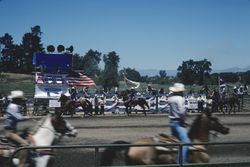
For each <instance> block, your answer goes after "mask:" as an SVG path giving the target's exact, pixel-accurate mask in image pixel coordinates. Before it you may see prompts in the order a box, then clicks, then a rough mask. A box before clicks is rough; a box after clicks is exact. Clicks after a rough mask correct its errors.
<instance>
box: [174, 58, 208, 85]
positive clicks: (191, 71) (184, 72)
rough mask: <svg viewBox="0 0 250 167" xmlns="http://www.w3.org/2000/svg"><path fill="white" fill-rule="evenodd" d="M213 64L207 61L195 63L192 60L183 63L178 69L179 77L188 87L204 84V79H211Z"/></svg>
mask: <svg viewBox="0 0 250 167" xmlns="http://www.w3.org/2000/svg"><path fill="white" fill-rule="evenodd" d="M211 65H212V64H211V62H209V61H207V59H204V60H201V61H194V60H192V59H190V60H188V61H183V62H182V65H181V66H179V67H178V69H177V71H178V72H177V77H178V78H179V79H180V80H181V82H183V83H184V84H187V85H192V84H199V85H203V84H204V77H209V76H210V72H211V70H212V69H211V68H210V66H211Z"/></svg>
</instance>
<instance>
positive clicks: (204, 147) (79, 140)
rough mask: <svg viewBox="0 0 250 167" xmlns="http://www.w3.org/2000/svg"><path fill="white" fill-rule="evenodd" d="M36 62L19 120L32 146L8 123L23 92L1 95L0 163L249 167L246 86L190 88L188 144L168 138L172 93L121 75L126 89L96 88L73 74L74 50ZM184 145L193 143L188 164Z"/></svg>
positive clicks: (249, 106)
mask: <svg viewBox="0 0 250 167" xmlns="http://www.w3.org/2000/svg"><path fill="white" fill-rule="evenodd" d="M33 64H34V65H35V66H36V69H37V71H36V72H35V73H34V82H35V84H34V89H35V91H34V92H35V93H34V95H24V96H25V97H26V99H25V102H24V103H22V112H21V113H22V115H23V116H24V117H25V118H26V117H27V120H25V121H22V122H19V123H18V130H19V131H20V136H21V137H22V138H23V139H25V141H27V144H20V143H18V142H15V141H12V140H11V139H12V138H9V137H8V136H6V135H5V130H6V129H5V128H4V124H5V123H6V122H5V118H6V112H5V111H6V108H7V107H8V104H9V103H11V100H12V98H14V97H17V95H18V94H19V95H23V94H22V93H23V92H21V91H19V92H18V91H13V92H12V94H11V96H9V97H3V98H2V99H1V115H2V117H1V118H0V121H1V124H2V125H3V126H1V129H0V135H1V142H0V143H1V144H0V145H1V147H0V166H1V167H4V166H22V167H26V166H29V167H30V166H32V167H33V166H34V167H46V166H53V167H81V166H84V167H99V166H213V167H220V166H226V167H231V166H234V167H241V166H248V167H250V151H249V150H250V140H249V139H250V121H249V120H250V98H249V95H248V87H247V85H237V86H235V87H231V88H228V85H227V84H225V83H224V82H223V80H222V79H219V83H218V86H217V87H213V88H210V87H209V86H207V85H205V86H204V87H203V88H202V90H201V91H199V92H186V91H185V95H184V98H185V109H186V110H187V116H186V123H185V125H183V126H185V128H186V129H187V131H188V135H189V138H190V142H188V143H181V142H179V139H178V138H175V137H173V136H172V135H171V128H170V119H169V117H170V118H171V116H170V114H169V112H170V110H171V107H170V105H169V98H170V97H171V96H172V93H173V92H172V91H170V90H163V89H159V91H157V90H155V89H154V88H153V86H152V85H147V89H146V90H141V88H140V83H139V82H135V81H132V80H130V79H129V78H127V77H126V74H124V81H125V83H126V85H127V90H123V91H119V89H118V88H115V89H114V90H109V89H106V88H104V89H102V90H101V91H100V90H98V91H95V92H91V91H90V89H91V90H93V89H94V88H95V87H96V84H95V82H94V81H93V80H92V78H90V77H88V76H86V75H84V74H83V73H82V72H79V71H72V54H71V53H56V54H55V53H37V54H35V55H34V58H33ZM183 90H184V89H183ZM17 133H19V132H17ZM182 148H188V160H187V162H188V163H185V162H184V161H183V159H182V154H183V150H184V149H182ZM178 155H179V156H178Z"/></svg>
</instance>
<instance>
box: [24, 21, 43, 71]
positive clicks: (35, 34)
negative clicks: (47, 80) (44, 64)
mask: <svg viewBox="0 0 250 167" xmlns="http://www.w3.org/2000/svg"><path fill="white" fill-rule="evenodd" d="M41 35H42V32H41V29H40V26H38V25H37V26H34V27H31V32H30V33H26V34H24V36H23V40H22V44H21V47H22V48H23V55H22V56H23V60H24V63H23V68H22V69H23V71H24V72H26V73H27V72H31V71H32V70H33V65H32V59H33V54H34V53H36V52H41V51H43V50H44V48H43V45H42V43H41Z"/></svg>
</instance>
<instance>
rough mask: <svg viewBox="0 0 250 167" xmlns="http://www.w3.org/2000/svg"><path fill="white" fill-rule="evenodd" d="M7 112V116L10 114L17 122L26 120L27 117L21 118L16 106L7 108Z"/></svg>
mask: <svg viewBox="0 0 250 167" xmlns="http://www.w3.org/2000/svg"><path fill="white" fill-rule="evenodd" d="M7 112H8V113H9V114H11V115H12V116H13V117H15V118H16V119H17V120H19V121H23V120H25V119H28V118H29V117H27V116H23V115H22V114H21V113H20V110H19V108H18V106H14V105H12V106H9V107H8V109H7Z"/></svg>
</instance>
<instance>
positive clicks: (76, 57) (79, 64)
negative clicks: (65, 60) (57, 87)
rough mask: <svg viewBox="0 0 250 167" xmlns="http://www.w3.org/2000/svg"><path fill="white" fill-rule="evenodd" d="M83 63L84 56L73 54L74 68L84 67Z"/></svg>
mask: <svg viewBox="0 0 250 167" xmlns="http://www.w3.org/2000/svg"><path fill="white" fill-rule="evenodd" d="M82 64H83V60H82V57H81V56H80V55H79V54H78V53H76V54H74V55H73V65H72V67H73V70H80V69H82Z"/></svg>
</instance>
